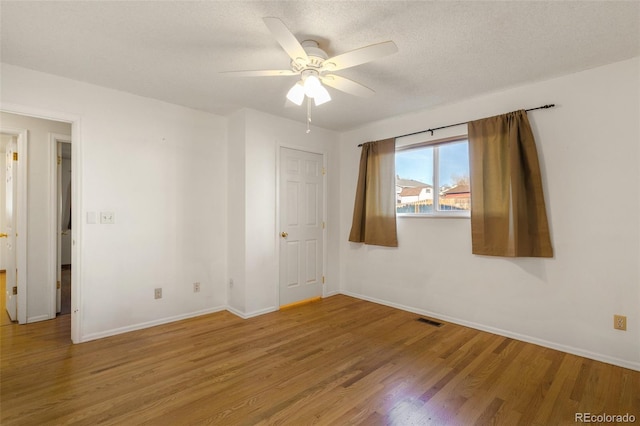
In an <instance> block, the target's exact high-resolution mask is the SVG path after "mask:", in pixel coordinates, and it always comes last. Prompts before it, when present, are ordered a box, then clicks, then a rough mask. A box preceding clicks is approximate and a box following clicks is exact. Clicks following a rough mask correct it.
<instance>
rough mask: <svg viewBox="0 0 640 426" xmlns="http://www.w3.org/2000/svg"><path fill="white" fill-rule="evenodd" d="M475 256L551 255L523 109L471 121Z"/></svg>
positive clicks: (539, 181) (534, 156)
mask: <svg viewBox="0 0 640 426" xmlns="http://www.w3.org/2000/svg"><path fill="white" fill-rule="evenodd" d="M469 163H470V169H471V170H470V172H471V237H472V249H473V253H474V254H481V255H489V256H510V257H552V256H553V250H552V248H551V239H550V236H549V225H548V222H547V213H546V208H545V203H544V195H543V193H542V179H541V176H540V167H539V164H538V154H537V151H536V146H535V141H534V139H533V133H532V132H531V126H530V125H529V119H528V118H527V113H526V112H525V111H524V110H520V111H515V112H511V113H508V114H503V115H498V116H495V117H489V118H485V119H482V120H476V121H472V122H469Z"/></svg>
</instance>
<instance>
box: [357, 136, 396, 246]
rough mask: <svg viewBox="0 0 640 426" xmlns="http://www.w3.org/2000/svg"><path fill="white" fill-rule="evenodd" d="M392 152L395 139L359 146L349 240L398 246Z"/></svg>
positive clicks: (393, 158)
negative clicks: (357, 173) (358, 167)
mask: <svg viewBox="0 0 640 426" xmlns="http://www.w3.org/2000/svg"><path fill="white" fill-rule="evenodd" d="M395 152H396V140H395V139H386V140H383V141H377V142H367V143H365V144H363V145H362V153H361V155H360V174H359V175H358V187H357V188H356V200H355V204H354V206H353V223H352V225H351V233H350V234H349V241H353V242H355V243H365V244H373V245H378V246H387V247H398V236H397V232H396V180H395V166H396V165H395Z"/></svg>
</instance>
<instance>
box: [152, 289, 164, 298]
mask: <svg viewBox="0 0 640 426" xmlns="http://www.w3.org/2000/svg"><path fill="white" fill-rule="evenodd" d="M154 297H155V298H156V299H162V289H161V288H156V289H155V290H154Z"/></svg>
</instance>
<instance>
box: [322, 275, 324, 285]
mask: <svg viewBox="0 0 640 426" xmlns="http://www.w3.org/2000/svg"><path fill="white" fill-rule="evenodd" d="M322 284H324V275H323V276H322Z"/></svg>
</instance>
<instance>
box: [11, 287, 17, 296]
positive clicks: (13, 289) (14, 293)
mask: <svg viewBox="0 0 640 426" xmlns="http://www.w3.org/2000/svg"><path fill="white" fill-rule="evenodd" d="M11 290H12V293H13V295H14V296H15V295H16V294H18V287H13V288H12V289H11Z"/></svg>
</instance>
